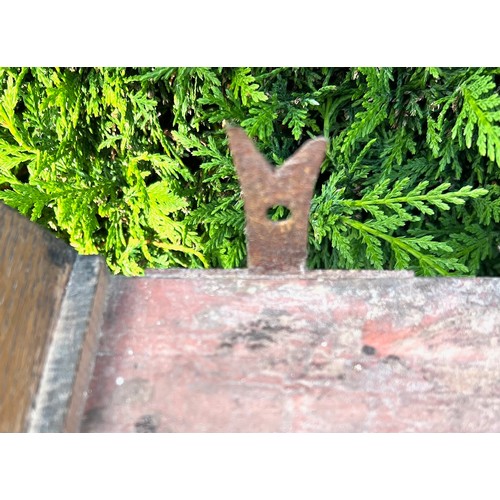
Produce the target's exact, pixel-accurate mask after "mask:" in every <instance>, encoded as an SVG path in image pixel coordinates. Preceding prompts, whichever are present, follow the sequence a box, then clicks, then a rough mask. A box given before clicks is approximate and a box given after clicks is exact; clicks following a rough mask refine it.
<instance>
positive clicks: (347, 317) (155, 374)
mask: <svg viewBox="0 0 500 500" xmlns="http://www.w3.org/2000/svg"><path fill="white" fill-rule="evenodd" d="M498 380H500V280H499V279H480V278H477V279H476V278H471V279H424V278H413V277H412V276H411V275H410V274H409V273H393V272H371V273H370V272H359V273H357V272H339V271H322V272H310V273H307V274H306V275H303V276H286V275H285V276H281V277H277V276H273V277H269V276H253V277H252V276H249V275H248V273H245V271H231V272H224V271H163V272H155V273H150V274H148V275H147V276H146V277H145V278H132V279H131V278H128V279H123V278H117V279H115V280H113V283H112V294H111V296H110V299H109V304H108V308H107V313H106V318H105V322H104V325H103V337H102V341H101V345H100V348H99V353H98V357H97V361H96V368H95V372H94V377H93V381H92V382H91V387H90V395H89V399H88V403H87V407H86V415H85V419H84V422H83V427H82V430H84V431H89V432H92V431H93V432H97V431H104V432H109V431H123V432H134V431H139V432H144V431H149V432H154V431H156V432H168V431H170V432H239V431H243V432H254V431H267V432H307V431H313V432H323V431H324V432H343V431H349V432H357V431H363V432H376V431H383V432H392V431H401V432H402V431H426V432H440V431H453V432H483V431H495V432H498V431H500V386H499V384H498Z"/></svg>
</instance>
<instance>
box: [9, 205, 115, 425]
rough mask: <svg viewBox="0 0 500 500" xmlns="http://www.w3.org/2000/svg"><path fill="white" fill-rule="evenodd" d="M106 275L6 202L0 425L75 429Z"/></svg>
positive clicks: (94, 260)
mask: <svg viewBox="0 0 500 500" xmlns="http://www.w3.org/2000/svg"><path fill="white" fill-rule="evenodd" d="M107 279H108V273H107V270H106V266H105V264H104V261H103V260H102V258H100V257H93V256H78V255H77V253H76V252H75V251H74V250H73V249H71V247H69V246H68V245H66V244H65V243H63V242H62V241H59V240H57V239H56V238H54V237H53V236H52V235H50V234H49V233H48V232H47V231H45V230H43V229H42V228H40V227H39V226H37V225H35V224H33V223H31V222H29V221H28V220H27V219H25V218H24V217H21V216H20V215H19V214H18V213H16V212H14V211H13V210H11V209H9V208H8V207H6V206H5V205H3V204H0V431H1V432H20V431H26V430H30V431H47V432H59V431H77V430H78V429H79V427H80V421H81V416H82V412H83V408H84V404H85V399H86V390H87V387H88V382H89V379H90V376H91V374H92V368H93V364H94V360H95V350H96V345H97V338H98V334H99V332H100V320H101V319H102V315H103V311H104V307H105V291H106V285H107Z"/></svg>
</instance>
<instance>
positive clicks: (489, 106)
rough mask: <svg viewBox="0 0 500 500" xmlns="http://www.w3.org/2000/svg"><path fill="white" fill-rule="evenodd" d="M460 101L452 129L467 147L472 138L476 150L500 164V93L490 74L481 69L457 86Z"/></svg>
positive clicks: (454, 135)
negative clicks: (459, 92)
mask: <svg viewBox="0 0 500 500" xmlns="http://www.w3.org/2000/svg"><path fill="white" fill-rule="evenodd" d="M460 91H461V95H462V97H463V104H462V109H461V112H460V114H459V115H458V117H457V120H456V123H455V126H454V127H453V130H452V137H457V136H458V139H459V143H460V144H461V143H462V142H463V141H465V145H466V146H467V148H471V146H472V142H473V140H474V142H475V143H476V145H477V148H478V152H479V154H480V155H482V156H487V157H488V158H489V159H490V160H491V161H495V162H496V164H497V165H498V166H500V95H499V94H498V93H497V92H496V85H495V82H494V81H493V78H492V76H491V75H487V74H483V73H482V72H481V71H479V72H478V73H475V74H474V75H472V76H471V77H470V78H469V79H468V80H467V81H466V82H465V83H464V84H463V85H462V86H461V88H460Z"/></svg>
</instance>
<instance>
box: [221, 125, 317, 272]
mask: <svg viewBox="0 0 500 500" xmlns="http://www.w3.org/2000/svg"><path fill="white" fill-rule="evenodd" d="M227 135H228V138H229V149H230V151H231V154H232V156H233V160H234V164H235V167H236V171H237V173H238V178H239V181H240V185H241V189H242V193H243V200H244V203H245V218H246V237H247V250H248V268H249V270H251V271H256V272H272V271H281V272H303V271H304V270H305V265H306V258H307V230H308V225H309V208H310V205H311V198H312V194H313V190H314V185H315V183H316V179H317V177H318V173H319V169H320V166H321V163H322V162H323V159H324V157H325V152H326V144H327V141H326V139H324V138H322V137H319V138H317V139H312V140H309V141H307V142H306V143H305V144H303V145H302V146H301V147H300V148H299V149H298V150H297V151H296V152H295V153H294V154H293V155H292V156H291V157H290V158H288V160H286V162H285V163H284V164H283V165H282V166H281V167H273V166H271V165H270V164H269V163H268V162H267V160H266V159H265V158H264V157H263V156H262V154H261V153H260V152H259V151H258V150H257V148H256V147H255V145H254V143H253V142H252V140H251V139H250V138H249V137H248V136H247V135H246V133H245V131H244V130H243V129H241V128H239V127H232V126H229V127H227ZM276 206H283V207H285V209H286V210H287V211H289V216H288V217H287V218H286V219H284V220H280V221H273V220H271V219H270V218H269V210H270V209H272V208H273V207H276Z"/></svg>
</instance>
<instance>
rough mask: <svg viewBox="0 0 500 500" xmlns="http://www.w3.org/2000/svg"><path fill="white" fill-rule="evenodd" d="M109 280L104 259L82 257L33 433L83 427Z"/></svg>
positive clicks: (64, 309) (36, 410)
mask: <svg viewBox="0 0 500 500" xmlns="http://www.w3.org/2000/svg"><path fill="white" fill-rule="evenodd" d="M108 278H109V276H108V273H107V272H106V268H105V265H104V262H103V260H102V259H101V258H99V257H83V256H78V257H77V259H76V262H75V264H74V267H73V270H72V273H71V277H70V279H69V282H68V286H67V290H66V294H65V296H64V299H63V302H62V305H61V310H60V314H59V318H58V321H57V324H56V327H55V329H54V334H53V336H52V341H51V344H50V348H49V351H48V355H47V359H46V361H45V366H44V371H43V375H42V379H41V382H40V387H39V389H38V393H37V397H36V401H35V403H34V408H33V411H32V413H31V417H30V422H29V426H28V430H29V431H30V432H78V431H79V429H80V422H81V418H82V415H83V410H84V405H85V401H86V397H87V389H88V385H89V381H90V378H91V375H92V369H93V367H94V361H95V355H96V351H97V343H98V338H99V333H100V326H101V320H102V317H103V313H104V308H105V303H106V295H105V294H106V287H107V282H108Z"/></svg>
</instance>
